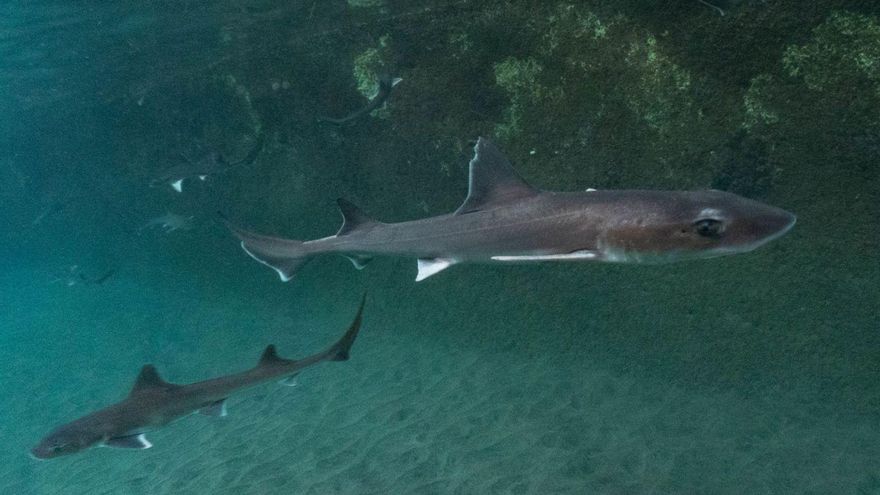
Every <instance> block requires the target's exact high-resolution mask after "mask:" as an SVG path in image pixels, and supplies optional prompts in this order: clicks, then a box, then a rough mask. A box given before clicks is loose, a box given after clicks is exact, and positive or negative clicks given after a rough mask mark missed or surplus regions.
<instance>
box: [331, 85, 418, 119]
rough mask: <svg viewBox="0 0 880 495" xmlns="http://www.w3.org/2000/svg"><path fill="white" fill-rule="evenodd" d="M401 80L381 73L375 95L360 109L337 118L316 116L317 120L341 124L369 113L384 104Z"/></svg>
mask: <svg viewBox="0 0 880 495" xmlns="http://www.w3.org/2000/svg"><path fill="white" fill-rule="evenodd" d="M402 81H403V79H402V78H400V77H391V76H389V75H388V74H383V75H381V76H379V91H378V92H377V93H376V96H374V97H373V98H371V99H370V101H369V103H367V104H366V106H364V107H363V108H361V109H360V110H357V111H355V112H352V113H351V114H349V115H346V116H345V117H341V118H338V119H335V118H332V117H318V122H327V123H328V124H334V125H342V124H347V123H349V122H351V121H353V120H356V119H358V118H360V117H363V116H364V115H369V113H370V112H372V111H373V110H376V109H377V108H381V107H382V105H384V104H385V101H386V100H387V99H388V97H389V96H391V90H393V89H394V87H395V86H397V85H398V84H400V83H401V82H402Z"/></svg>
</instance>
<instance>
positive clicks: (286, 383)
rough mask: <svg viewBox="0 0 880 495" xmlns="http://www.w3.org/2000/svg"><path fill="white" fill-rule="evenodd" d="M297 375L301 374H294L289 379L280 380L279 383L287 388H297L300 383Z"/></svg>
mask: <svg viewBox="0 0 880 495" xmlns="http://www.w3.org/2000/svg"><path fill="white" fill-rule="evenodd" d="M297 375H299V373H294V374H292V375H290V376H288V377H287V378H284V379H282V380H278V383H280V384H281V385H284V386H285V387H295V386H297V385H299V382H298V381H297V380H296V376H297Z"/></svg>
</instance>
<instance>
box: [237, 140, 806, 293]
mask: <svg viewBox="0 0 880 495" xmlns="http://www.w3.org/2000/svg"><path fill="white" fill-rule="evenodd" d="M469 186H470V191H469V193H468V196H467V199H465V201H464V204H462V205H461V206H460V207H459V208H458V210H456V211H455V212H454V213H451V214H446V215H440V216H436V217H430V218H424V219H420V220H413V221H408V222H400V223H382V222H378V221H375V220H373V219H372V218H370V217H368V216H367V215H366V214H364V213H363V212H362V211H361V210H360V209H358V208H357V207H356V206H354V205H352V204H351V203H349V202H348V201H345V200H342V199H340V200H339V201H338V203H339V208H340V210H341V212H342V217H343V223H342V227H341V228H340V229H339V231H338V232H337V233H336V235H333V236H330V237H325V238H323V239H317V240H312V241H306V242H302V241H297V240H291V239H282V238H278V237H269V236H265V235H260V234H255V233H252V232H249V231H247V230H244V229H242V228H239V227H237V226H235V225H233V224H231V223H230V222H229V221H228V220H227V221H226V224H227V226H228V227H229V228H230V229H231V230H232V232H233V233H234V234H235V235H236V236H237V237H238V238H239V239H240V240H241V246H242V248H244V250H245V252H247V254H249V255H250V256H251V257H252V258H254V259H255V260H257V261H259V262H260V263H263V264H264V265H267V266H269V267H270V268H272V269H274V270H275V271H276V272H278V275H279V276H280V277H281V280H283V281H287V280H290V278H291V277H292V276H293V274H294V272H295V271H296V270H297V268H299V267H300V266H302V265H303V264H304V263H305V262H306V261H308V260H309V259H311V258H312V257H313V256H315V255H318V254H323V253H337V254H342V255H344V256H346V257H348V258H349V259H350V260H351V261H352V263H354V265H355V267H357V268H362V267H363V266H364V265H365V264H366V263H367V262H368V261H369V260H370V259H371V258H372V257H373V256H375V255H397V256H412V257H415V258H417V259H418V275H417V276H416V281H417V282H418V281H421V280H424V279H426V278H428V277H430V276H432V275H434V274H436V273H438V272H440V271H442V270H444V269H446V268H448V267H450V266H453V265H455V264H458V263H462V262H495V263H512V262H537V261H604V262H618V263H661V262H672V261H679V260H685V259H695V258H711V257H715V256H723V255H729V254H736V253H743V252H747V251H751V250H753V249H755V248H757V247H759V246H762V245H764V244H766V243H768V242H770V241H772V240H773V239H776V238H778V237H780V236H781V235H783V234H785V233H786V232H788V230H789V229H790V228H791V227H792V226H793V225H794V223H795V216H794V215H793V214H791V213H789V212H787V211H784V210H781V209H779V208H775V207H773V206H768V205H765V204H762V203H759V202H757V201H753V200H750V199H746V198H743V197H740V196H737V195H735V194H731V193H727V192H722V191H714V190H709V191H693V192H687V191H640V190H621V191H596V190H587V191H586V192H567V193H566V192H548V191H541V190H539V189H536V188H534V187H532V186H530V185H529V184H527V183H526V182H525V181H523V180H522V179H521V178H520V177H519V176H518V175H517V173H516V171H515V170H514V169H513V167H512V166H511V164H510V162H508V161H507V159H506V158H505V157H504V155H503V154H502V153H501V152H500V151H499V150H498V148H496V147H495V145H494V144H492V143H491V142H490V141H488V140H487V139H483V138H480V139H479V140H478V141H477V144H476V146H475V148H474V157H473V159H472V160H471V162H470V184H469Z"/></svg>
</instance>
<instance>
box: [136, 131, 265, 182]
mask: <svg viewBox="0 0 880 495" xmlns="http://www.w3.org/2000/svg"><path fill="white" fill-rule="evenodd" d="M264 143H265V138H264V134H263V133H262V132H261V133H260V134H259V135H257V140H256V142H255V143H254V147H253V148H251V150H250V151H249V152H248V154H247V155H246V156H245V157H244V158H242V159H241V160H238V161H236V162H229V161H228V160H227V159H226V158H225V157H224V156H223V155H221V154H220V153H217V152H211V153H208V155H206V156H205V157H203V158H201V159H199V160H196V161H193V160H190V159H189V158H187V157H186V156H184V157H183V160H184V161H185V162H186V163H182V164H180V165H175V166H173V167H171V168H169V169H167V170H165V171H164V172H163V173H162V174H161V175H160V176H159V177H157V178H155V179H153V180H152V181H151V182H150V186H151V187H155V186H157V185H162V184H167V185H168V186H170V187H171V188H172V189H174V190H175V191H177V192H183V183H184V181H187V180H195V179H198V180H200V181H205V180H207V179H208V177H211V176H214V175H219V174H222V173H225V172H227V171H229V170H230V169H233V168H236V167H239V166H242V165H250V164H251V163H253V162H254V161H255V160H256V159H257V157H258V156H259V155H260V152H261V151H262V150H263V145H264Z"/></svg>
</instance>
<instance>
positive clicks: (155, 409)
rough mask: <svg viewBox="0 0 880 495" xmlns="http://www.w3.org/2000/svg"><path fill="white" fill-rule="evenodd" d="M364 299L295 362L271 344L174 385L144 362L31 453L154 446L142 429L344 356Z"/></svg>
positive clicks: (209, 409)
mask: <svg viewBox="0 0 880 495" xmlns="http://www.w3.org/2000/svg"><path fill="white" fill-rule="evenodd" d="M363 309H364V299H361V304H360V307H359V308H358V311H357V314H356V316H355V318H354V321H353V322H352V324H351V326H350V327H349V328H348V331H346V332H345V335H343V336H342V338H341V339H339V341H337V342H336V343H335V344H333V345H332V346H330V347H329V348H328V349H327V350H325V351H323V352H319V353H317V354H313V355H311V356H308V357H306V358H304V359H301V360H298V361H295V360H290V359H284V358H281V357H279V356H278V354H276V351H275V346H274V345H270V346H268V347H266V350H265V351H263V354H262V356H261V357H260V361H259V363H258V364H257V366H256V367H254V368H251V369H249V370H247V371H243V372H240V373H236V374H232V375H226V376H221V377H218V378H214V379H211V380H205V381H202V382H197V383H192V384H189V385H177V384H173V383H168V382H166V381H165V380H163V379H162V378H161V377H160V376H159V373H158V372H157V371H156V368H155V367H153V366H152V365H149V364H148V365H146V366H144V367H143V368H142V369H141V372H140V374H139V375H138V377H137V380H135V383H134V387H133V388H132V390H131V392H130V393H129V394H128V397H126V398H125V399H124V400H123V401H121V402H117V403H116V404H113V405H111V406H109V407H106V408H104V409H101V410H98V411H96V412H93V413H92V414H89V415H87V416H83V417H82V418H79V419H77V420H75V421H73V422H71V423H67V424H65V425H62V426H59V427H58V428H56V429H55V430H54V431H52V432H51V433H49V434H48V435H47V436H46V437H45V438H43V439H42V440H41V441H40V443H39V444H37V446H36V447H34V448H33V449H32V450H31V452H30V454H31V456H32V457H34V458H35V459H39V460H43V459H51V458H53V457H60V456H63V455H68V454H74V453H77V452H81V451H83V450H85V449H88V448H90V447H94V446H99V445H102V446H107V447H115V448H121V449H148V448H150V447H152V446H153V444H151V443H150V442H149V441H148V440H147V438H146V436H145V433H146V432H148V431H150V430H153V429H155V428H159V427H162V426H165V425H167V424H168V423H170V422H172V421H174V420H176V419H178V418H182V417H184V416H187V415H189V414H192V413H195V412H198V413H200V414H203V415H206V416H226V398H227V397H229V396H230V395H232V394H234V393H236V392H239V391H241V390H244V389H247V388H250V387H253V386H255V385H259V384H261V383H264V382H268V381H272V380H276V379H278V378H283V380H281V383H282V384H283V385H288V386H292V385H295V382H294V381H293V377H295V376H296V375H297V374H298V373H299V372H300V371H302V370H303V369H305V368H308V367H309V366H312V365H314V364H317V363H320V362H322V361H347V360H348V358H349V352H350V350H351V346H352V344H353V343H354V340H355V338H356V337H357V334H358V331H359V330H360V326H361V315H362V313H363Z"/></svg>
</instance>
